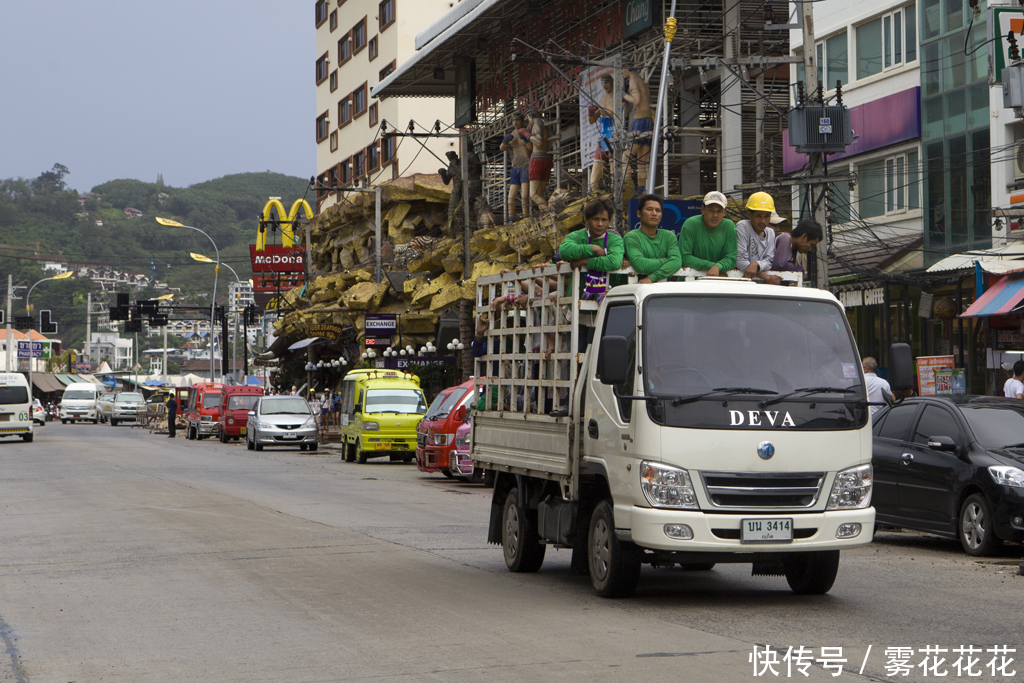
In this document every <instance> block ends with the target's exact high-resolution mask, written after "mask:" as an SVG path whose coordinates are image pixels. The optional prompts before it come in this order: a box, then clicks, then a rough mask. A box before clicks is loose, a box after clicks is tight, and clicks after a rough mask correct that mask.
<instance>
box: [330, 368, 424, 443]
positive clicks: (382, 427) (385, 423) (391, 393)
mask: <svg viewBox="0 0 1024 683" xmlns="http://www.w3.org/2000/svg"><path fill="white" fill-rule="evenodd" d="M341 384H342V388H341V410H340V413H341V414H340V417H341V440H342V443H343V444H344V446H345V460H346V461H347V462H352V461H354V460H359V462H361V463H363V462H366V461H367V460H368V459H370V458H378V457H382V456H385V455H387V456H389V457H390V458H391V460H393V461H394V460H401V461H402V462H412V460H413V458H415V457H416V427H417V426H418V425H419V423H420V420H422V419H423V416H424V415H425V414H426V412H427V402H426V400H425V399H424V398H423V392H422V391H420V379H419V377H417V376H416V375H412V374H409V373H406V372H401V371H399V370H383V369H364V370H352V371H350V372H349V373H348V374H347V375H345V379H344V380H342V383H341Z"/></svg>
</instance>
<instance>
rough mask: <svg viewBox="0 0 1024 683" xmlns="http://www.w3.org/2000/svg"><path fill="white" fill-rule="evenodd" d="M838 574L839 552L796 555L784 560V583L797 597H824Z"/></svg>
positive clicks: (820, 551) (825, 551)
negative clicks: (787, 584) (787, 583)
mask: <svg viewBox="0 0 1024 683" xmlns="http://www.w3.org/2000/svg"><path fill="white" fill-rule="evenodd" d="M838 573H839V551H838V550H819V551H816V552H813V553H797V554H794V555H792V556H791V557H789V558H788V559H787V560H786V581H788V582H789V587H790V588H792V589H793V592H794V593H796V594H798V595H824V594H825V593H828V592H829V590H831V589H832V584H834V583H835V582H836V574H838Z"/></svg>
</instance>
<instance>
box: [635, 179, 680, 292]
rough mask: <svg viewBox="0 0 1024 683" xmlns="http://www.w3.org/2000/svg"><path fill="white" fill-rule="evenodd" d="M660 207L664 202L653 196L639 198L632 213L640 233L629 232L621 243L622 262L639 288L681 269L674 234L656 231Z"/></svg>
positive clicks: (637, 231) (667, 231) (677, 244)
mask: <svg viewBox="0 0 1024 683" xmlns="http://www.w3.org/2000/svg"><path fill="white" fill-rule="evenodd" d="M664 205H665V200H664V199H662V198H661V197H659V196H658V195H656V194H645V195H644V196H642V197H640V203H639V208H638V209H637V212H636V215H637V217H638V218H639V219H640V229H639V230H630V231H629V232H627V233H626V237H625V238H624V239H623V242H624V243H625V247H626V258H627V259H629V263H630V265H632V266H633V270H635V271H636V273H637V275H639V277H640V284H645V285H649V284H651V283H652V282H659V281H661V280H664V279H666V278H668V277H669V276H671V275H674V274H675V273H676V271H678V270H679V269H680V268H681V267H682V263H681V261H680V258H679V243H678V242H677V241H676V236H675V234H674V233H672V231H670V230H662V229H661V228H659V227H658V225H659V224H660V223H661V211H662V207H663V206H664Z"/></svg>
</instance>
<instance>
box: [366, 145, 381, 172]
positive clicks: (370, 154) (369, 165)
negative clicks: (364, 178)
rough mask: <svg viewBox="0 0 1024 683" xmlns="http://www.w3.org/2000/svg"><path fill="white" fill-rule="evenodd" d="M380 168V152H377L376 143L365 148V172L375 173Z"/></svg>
mask: <svg viewBox="0 0 1024 683" xmlns="http://www.w3.org/2000/svg"><path fill="white" fill-rule="evenodd" d="M378 168H380V152H379V151H378V150H377V143H376V142H375V143H373V144H372V145H370V146H369V147H367V148H366V170H367V171H376V170H377V169H378Z"/></svg>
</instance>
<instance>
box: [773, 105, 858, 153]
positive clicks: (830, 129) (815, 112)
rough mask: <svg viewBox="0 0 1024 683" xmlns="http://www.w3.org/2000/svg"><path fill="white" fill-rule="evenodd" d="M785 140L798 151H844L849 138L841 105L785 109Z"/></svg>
mask: <svg viewBox="0 0 1024 683" xmlns="http://www.w3.org/2000/svg"><path fill="white" fill-rule="evenodd" d="M788 119H789V144H790V145H791V146H793V147H795V148H796V151H797V152H799V153H800V154H815V153H822V154H835V153H836V152H845V151H846V148H847V146H848V145H850V144H851V143H852V142H853V130H852V129H851V128H850V110H849V109H847V108H846V107H844V106H838V105H837V106H827V107H826V106H811V107H798V108H796V109H793V110H791V111H790V112H789V117H788Z"/></svg>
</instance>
